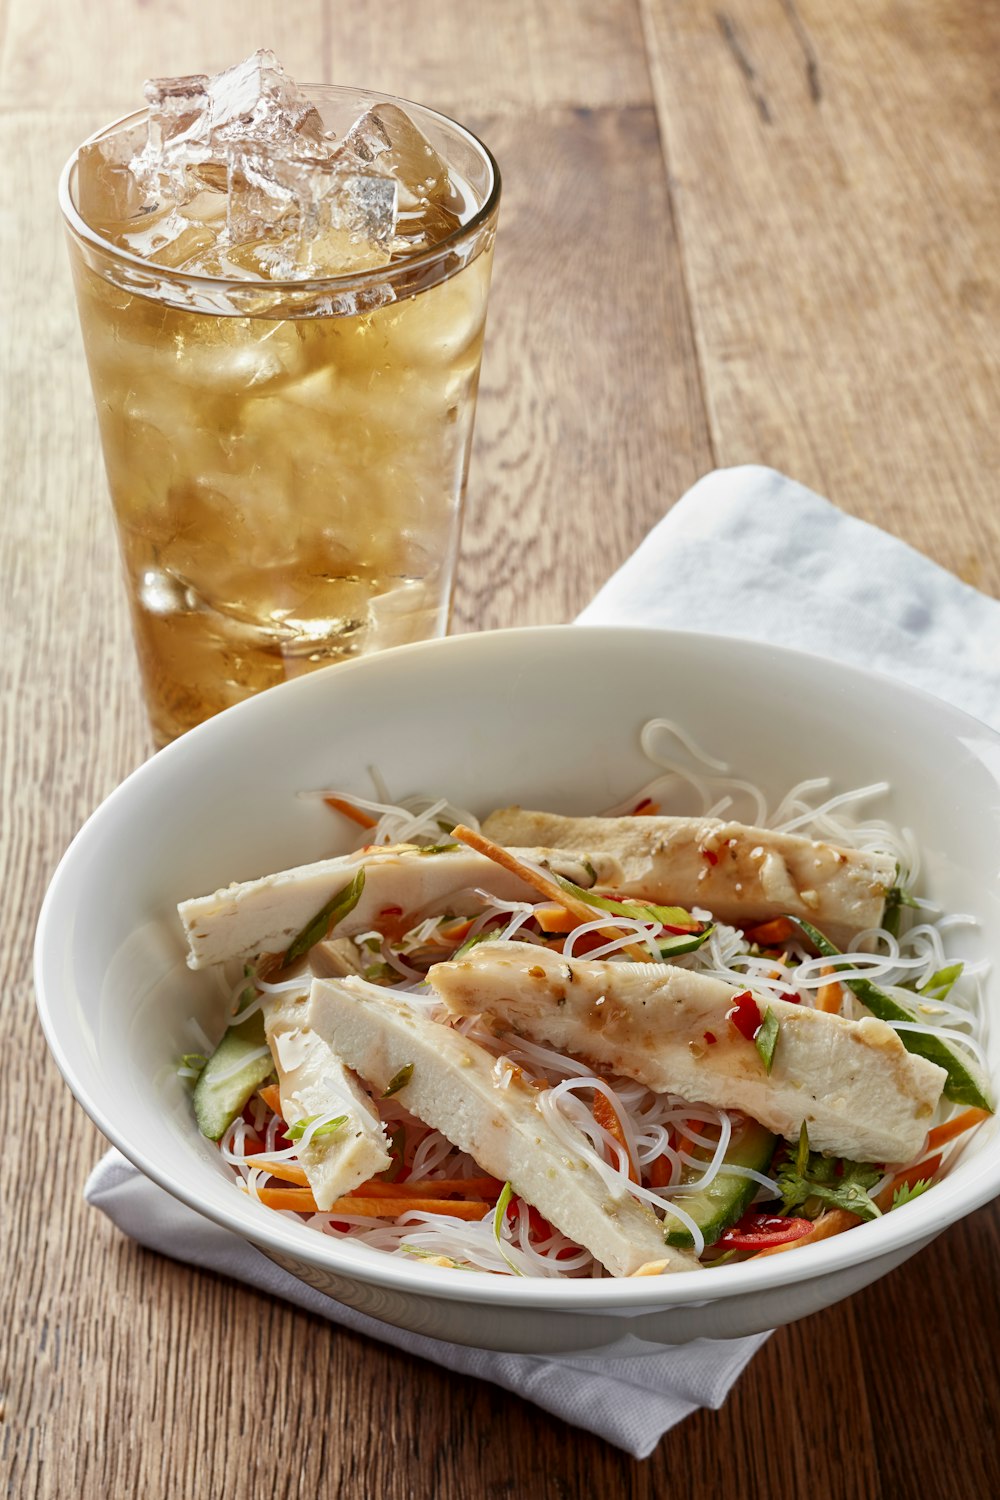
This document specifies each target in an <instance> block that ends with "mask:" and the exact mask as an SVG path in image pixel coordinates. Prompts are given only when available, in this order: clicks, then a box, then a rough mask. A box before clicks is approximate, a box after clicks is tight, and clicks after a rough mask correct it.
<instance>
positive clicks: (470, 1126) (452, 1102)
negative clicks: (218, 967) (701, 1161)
mask: <svg viewBox="0 0 1000 1500" xmlns="http://www.w3.org/2000/svg"><path fill="white" fill-rule="evenodd" d="M309 1008H310V1018H311V1025H312V1027H313V1029H314V1031H316V1032H317V1033H319V1034H320V1035H321V1036H323V1037H324V1038H325V1039H326V1040H327V1041H328V1042H329V1043H330V1044H331V1046H333V1047H334V1048H335V1049H336V1051H337V1052H338V1054H339V1055H340V1056H341V1057H343V1058H344V1060H345V1061H346V1062H347V1063H348V1064H349V1065H350V1066H351V1067H352V1068H354V1069H355V1070H356V1072H358V1073H360V1075H361V1076H362V1078H365V1079H366V1080H367V1081H368V1083H369V1084H371V1085H372V1086H373V1087H374V1088H376V1089H378V1090H382V1089H385V1088H386V1087H387V1086H388V1084H389V1082H390V1080H393V1079H395V1078H396V1077H397V1075H399V1074H400V1073H401V1072H402V1071H403V1070H404V1069H408V1070H409V1069H412V1071H411V1072H410V1074H409V1077H408V1080H407V1082H406V1083H405V1084H404V1085H403V1087H402V1088H400V1089H399V1090H398V1093H397V1094H396V1097H397V1098H398V1099H399V1100H400V1102H401V1103H402V1104H404V1105H405V1106H406V1108H407V1109H408V1110H410V1111H411V1112H412V1113H413V1114H415V1115H416V1116H417V1118H418V1119H420V1120H423V1121H424V1123H425V1124H426V1125H430V1126H432V1127H433V1128H434V1129H436V1130H440V1131H441V1133H442V1134H443V1135H444V1136H446V1137H447V1139H448V1140H449V1141H451V1142H452V1144H453V1145H455V1146H457V1147H459V1149H460V1150H463V1151H467V1152H468V1153H469V1155H470V1156H472V1157H473V1158H474V1159H475V1161H476V1162H477V1163H478V1165H479V1166H480V1167H481V1168H482V1170H483V1171H484V1172H488V1173H490V1174H491V1175H492V1176H494V1177H497V1178H499V1179H500V1180H501V1181H509V1182H511V1183H512V1184H513V1187H514V1190H515V1192H517V1193H518V1194H519V1195H520V1196H521V1197H523V1198H525V1199H526V1200H527V1201H528V1202H529V1203H531V1204H533V1205H534V1206H535V1208H537V1209H538V1211H539V1213H541V1214H543V1215H544V1216H545V1218H547V1219H548V1220H549V1222H550V1223H552V1224H554V1225H555V1227H556V1228H557V1229H559V1230H561V1231H562V1233H563V1234H565V1235H566V1236H567V1237H568V1238H569V1239H571V1240H574V1241H575V1242H576V1243H577V1244H579V1245H583V1246H585V1247H586V1248H587V1249H588V1250H589V1251H590V1252H591V1254H592V1255H594V1256H595V1257H596V1258H597V1260H599V1261H600V1262H601V1264H602V1265H603V1266H605V1267H606V1268H607V1269H608V1270H609V1271H610V1272H611V1273H612V1275H614V1276H629V1275H632V1274H633V1273H635V1272H636V1271H638V1270H640V1269H641V1268H642V1267H644V1266H648V1265H649V1264H650V1263H651V1262H665V1264H664V1266H663V1269H665V1270H694V1269H697V1266H698V1262H697V1260H696V1259H695V1257H694V1256H693V1255H692V1254H690V1253H689V1252H688V1251H684V1250H674V1249H672V1248H671V1247H670V1246H668V1245H666V1244H665V1243H664V1240H663V1232H662V1229H661V1227H660V1225H659V1223H658V1221H657V1219H656V1216H655V1214H653V1212H652V1211H651V1210H650V1209H648V1208H646V1207H644V1206H643V1205H642V1204H641V1203H639V1202H637V1201H636V1199H635V1198H633V1197H631V1196H629V1195H628V1194H627V1193H625V1194H622V1195H621V1196H615V1195H613V1194H612V1193H611V1192H610V1191H609V1190H608V1188H607V1186H606V1185H605V1183H604V1181H603V1180H602V1179H601V1177H600V1176H599V1174H598V1173H597V1172H596V1171H595V1170H594V1169H593V1167H592V1166H590V1165H589V1163H588V1162H587V1161H586V1159H585V1158H584V1157H583V1155H582V1154H580V1153H579V1152H577V1151H574V1150H572V1149H571V1147H570V1146H568V1144H567V1140H564V1139H563V1138H562V1137H561V1135H560V1134H558V1133H557V1132H556V1131H555V1130H554V1129H553V1127H552V1126H551V1125H550V1124H549V1123H548V1121H547V1120H546V1118H545V1115H544V1113H543V1112H542V1110H541V1108H540V1107H539V1094H538V1091H537V1090H535V1089H533V1088H531V1087H529V1086H528V1085H527V1084H525V1083H524V1082H523V1081H521V1080H520V1079H519V1078H518V1077H517V1076H516V1074H515V1075H514V1076H513V1077H511V1076H510V1074H509V1071H508V1072H507V1073H506V1074H504V1072H503V1070H500V1069H498V1068H497V1066H496V1059H495V1058H494V1057H493V1056H492V1055H491V1054H490V1053H489V1052H488V1051H487V1050H486V1048H485V1047H482V1046H480V1045H479V1044H478V1043H476V1042H473V1041H470V1040H469V1039H468V1038H467V1037H464V1036H462V1035H461V1033H460V1032H457V1031H454V1030H452V1028H451V1027H449V1026H445V1025H442V1024H441V1023H439V1022H435V1021H431V1020H428V1019H427V1018H426V1017H425V1016H423V1015H421V1014H419V1013H418V1012H417V1011H416V1010H415V1009H413V1008H411V1007H410V1006H409V1005H407V1004H406V1002H405V998H401V997H398V996H394V995H392V994H391V993H389V992H387V991H385V990H382V989H379V988H377V987H376V986H375V985H371V984H368V983H366V981H365V980H363V979H344V980H334V979H317V980H315V981H314V983H313V987H312V991H311V994H310V1002H309ZM504 1076H506V1079H507V1082H506V1085H505V1084H504ZM566 1133H567V1138H572V1137H574V1136H578V1137H579V1143H580V1147H581V1148H582V1147H583V1146H584V1145H585V1144H586V1142H585V1138H584V1137H583V1136H582V1135H580V1134H579V1132H577V1131H576V1130H575V1128H574V1127H573V1126H571V1125H569V1123H568V1122H567V1123H566Z"/></svg>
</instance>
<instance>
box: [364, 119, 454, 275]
mask: <svg viewBox="0 0 1000 1500" xmlns="http://www.w3.org/2000/svg"><path fill="white" fill-rule="evenodd" d="M342 145H343V149H344V150H345V151H346V152H350V153H351V154H353V155H354V156H356V157H357V159H358V160H359V162H363V163H367V164H368V165H369V166H372V167H374V168H375V170H376V171H378V172H381V173H384V174H385V175H386V176H387V177H390V178H391V179H392V180H393V181H394V182H395V183H396V185H397V187H398V189H399V197H398V208H397V223H396V237H397V239H399V240H401V241H402V242H403V243H402V244H400V245H399V246H398V247H397V248H400V249H410V250H412V249H414V248H416V247H415V245H414V244H413V241H415V240H419V241H422V242H425V243H426V244H428V245H430V244H435V243H437V241H439V240H441V239H444V238H445V236H446V235H448V234H450V233H451V232H452V231H453V230H454V229H456V228H457V227H458V225H459V224H460V223H461V214H462V207H463V203H462V198H461V196H460V194H459V193H457V192H456V190H455V187H454V184H453V183H452V180H451V176H450V174H449V171H448V166H447V163H446V162H445V161H444V160H443V158H442V157H441V156H439V155H438V153H437V151H435V149H434V147H433V146H432V145H431V143H430V141H429V140H428V139H427V137H426V136H425V135H424V134H423V132H422V131H421V130H419V129H418V128H417V126H416V125H414V123H413V121H412V120H411V119H410V117H409V115H408V114H406V112H405V111H404V110H402V109H400V108H399V106H398V105H396V104H377V105H374V106H373V107H372V108H371V109H369V110H366V111H365V113H364V114H363V115H361V117H360V118H359V119H357V120H355V122H354V124H353V125H352V126H351V128H350V130H349V131H348V132H347V134H346V135H345V136H344V139H343V142H342ZM421 248H422V246H421Z"/></svg>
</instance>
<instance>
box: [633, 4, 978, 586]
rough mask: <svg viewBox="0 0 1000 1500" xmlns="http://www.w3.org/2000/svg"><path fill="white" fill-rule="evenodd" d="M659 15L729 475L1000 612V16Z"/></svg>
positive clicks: (660, 96) (694, 275) (705, 350)
mask: <svg viewBox="0 0 1000 1500" xmlns="http://www.w3.org/2000/svg"><path fill="white" fill-rule="evenodd" d="M642 3H643V10H644V14H645V17H646V35H647V38H648V41H649V46H650V60H651V66H652V69H653V77H654V82H655V86H656V98H657V104H658V107H659V114H660V125H661V130H662V132H663V138H664V143H665V149H666V154H667V159H668V162H669V170H670V175H671V183H672V185H673V191H674V198H675V204H676V212H677V214H678V218H679V221H680V224H681V240H682V245H683V254H684V260H685V267H686V273H687V279H688V290H689V293H690V297H691V306H692V310H693V317H694V322H695V332H696V338H697V343H698V349H699V357H700V361H701V367H702V377H703V381H704V387H705V392H706V396H707V401H708V410H709V417H710V422H711V430H712V439H713V444H714V447H715V452H716V457H717V459H718V461H719V462H720V463H722V464H730V463H740V462H744V461H746V460H747V459H754V458H756V459H758V460H762V461H766V462H767V463H770V464H773V465H774V467H776V468H779V469H783V470H784V471H785V472H787V473H790V474H792V475H794V476H795V477H796V478H798V479H801V480H803V481H804V482H805V483H807V484H810V485H812V486H813V487H814V488H816V489H818V490H819V491H820V492H821V493H822V494H826V495H829V496H830V497H831V498H833V499H834V500H836V501H837V502H838V503H839V504H840V505H842V506H844V507H846V508H847V509H848V510H852V511H854V512H856V513H857V514H859V515H862V516H864V517H865V518H866V519H867V520H871V521H874V522H876V523H878V524H879V525H882V526H884V527H886V528H887V529H888V530H891V531H895V532H897V533H898V534H899V535H902V536H905V537H906V538H907V539H908V540H911V541H915V542H916V543H917V545H918V546H920V547H921V548H922V549H923V550H924V551H925V552H928V553H929V554H930V555H931V556H932V557H934V558H936V559H937V560H939V561H941V562H942V563H944V564H945V566H947V567H950V568H952V569H954V570H956V571H957V572H959V573H960V574H961V575H962V576H963V577H965V578H966V579H967V581H969V582H971V583H974V584H976V585H977V586H979V587H981V588H985V589H987V590H990V591H992V592H998V591H1000V504H998V502H997V494H996V487H995V482H994V476H995V474H996V471H997V468H998V463H1000V429H998V424H997V420H996V413H997V403H998V398H1000V349H998V340H997V315H998V310H1000V285H998V279H997V271H996V256H995V253H994V251H995V245H996V235H997V226H998V223H1000V190H998V174H997V170H996V168H997V159H998V158H997V141H998V121H1000V110H998V108H997V95H996V77H997V67H998V61H1000V12H998V10H997V8H996V6H994V5H990V4H988V3H984V0H963V3H960V4H956V3H955V0H926V3H921V4H898V3H895V0H880V3H870V0H844V3H841V4H838V5H835V6H831V5H827V4H824V3H823V0H801V3H796V0H723V3H722V4H721V5H720V4H716V3H715V0H696V3H691V4H687V5H683V6H678V5H674V4H671V3H669V0H642Z"/></svg>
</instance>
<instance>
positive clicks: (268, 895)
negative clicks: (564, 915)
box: [177, 844, 621, 969]
mask: <svg viewBox="0 0 1000 1500" xmlns="http://www.w3.org/2000/svg"><path fill="white" fill-rule="evenodd" d="M517 852H518V854H519V855H521V856H523V857H524V858H526V859H531V860H535V861H539V862H540V861H542V860H544V861H546V862H547V863H550V864H551V865H552V867H553V868H554V869H556V870H558V872H559V873H560V874H563V875H565V876H566V877H567V878H568V879H570V880H573V881H575V882H576V883H577V884H579V883H581V882H582V883H584V884H586V885H589V884H591V883H592V882H593V879H594V875H593V870H596V872H597V878H598V879H599V880H600V881H602V882H604V883H610V884H615V882H616V881H617V880H618V879H619V877H620V875H621V868H620V866H619V864H618V862H617V860H616V859H614V858H613V856H611V855H608V854H603V855H602V854H600V853H598V854H597V855H596V856H594V859H593V870H592V871H588V870H587V868H586V866H585V865H584V863H583V861H582V860H581V859H580V857H579V856H578V855H575V854H573V853H571V852H566V851H561V852H557V853H552V851H551V850H548V849H523V850H518V851H517ZM362 867H363V868H364V871H365V885H364V890H363V891H362V893H361V898H360V900H359V901H358V903H357V905H356V906H355V907H354V909H353V910H352V911H351V912H349V913H348V914H347V915H346V916H345V917H344V918H343V920H342V921H340V922H338V923H337V924H336V925H335V926H334V927H333V928H332V930H331V931H330V932H329V933H328V934H326V935H327V936H331V937H332V936H334V935H336V936H338V937H348V936H350V935H351V933H355V932H366V931H368V930H370V929H371V928H378V929H379V930H380V931H381V930H385V927H386V918H387V915H388V920H389V921H390V922H392V923H394V924H396V923H399V922H400V921H401V920H402V919H403V918H405V917H407V916H411V915H412V916H414V917H415V918H416V917H417V916H418V915H419V914H422V913H424V912H425V909H426V910H427V911H433V912H435V913H437V912H441V911H444V910H445V909H446V907H447V903H448V902H449V900H451V899H452V898H453V897H457V896H459V895H463V896H464V897H465V898H466V899H465V901H464V904H463V910H462V913H458V912H456V913H455V914H456V915H461V914H465V913H467V912H472V911H478V910H480V909H481V903H477V902H476V900H475V898H474V897H473V896H472V891H473V890H474V889H475V888H476V887H479V888H480V889H482V890H486V891H489V892H490V894H491V895H494V896H497V897H499V899H500V900H502V901H533V900H537V892H535V891H534V890H532V888H531V887H529V886H527V885H525V883H524V882H523V881H522V880H520V879H519V878H518V877H517V876H516V875H511V874H510V873H509V872H508V871H507V870H503V869H501V868H500V866H499V865H496V864H494V863H493V861H492V860H490V859H487V858H486V857H485V856H484V855H482V854H477V853H475V851H474V850H472V849H466V848H464V847H460V848H455V849H446V850H441V851H440V852H437V853H433V854H427V853H424V852H423V851H422V850H419V849H416V848H414V847H413V845H409V844H402V845H398V846H396V847H393V848H384V849H371V850H359V851H358V852H357V853H355V854H345V855H343V856H342V857H340V858H338V859H324V860H319V861H318V862H317V863H315V864H311V865H299V866H297V867H296V868H294V869H291V870H280V871H278V873H277V874H275V875H265V876H263V877H262V878H261V879H260V880H248V881H243V882H240V883H237V884H234V885H230V886H226V887H225V889H224V890H219V891H216V892H215V893H214V895H211V896H197V897H195V898H194V899H192V900H190V901H182V902H181V903H180V905H179V906H178V908H177V910H178V912H179V913H180V918H181V922H182V923H183V926H184V933H185V936H186V937H187V941H188V950H189V951H188V964H189V966H190V967H191V968H192V969H203V968H206V967H207V966H208V965H209V964H216V963H222V962H224V961H225V960H227V959H234V958H252V957H254V956H256V955H257V954H260V953H283V952H284V951H285V950H286V949H287V948H288V946H289V944H290V943H291V942H292V941H293V940H294V939H295V938H296V937H298V935H299V933H300V932H302V930H303V929H304V928H305V927H306V926H307V925H308V923H309V922H310V921H312V919H313V918H314V917H315V916H316V914H317V913H318V912H320V911H322V909H323V907H324V906H325V905H326V904H327V903H328V902H329V901H330V900H332V898H333V897H334V896H335V895H336V894H337V893H338V891H341V890H344V889H346V887H347V886H349V885H350V883H351V881H352V880H353V879H354V878H355V876H356V875H357V873H358V870H359V869H361V868H362Z"/></svg>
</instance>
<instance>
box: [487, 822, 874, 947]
mask: <svg viewBox="0 0 1000 1500" xmlns="http://www.w3.org/2000/svg"><path fill="white" fill-rule="evenodd" d="M483 833H484V834H486V836H487V837H488V838H491V839H493V840H494V841H495V842H496V843H499V844H505V845H508V846H510V845H515V844H516V845H521V844H533V845H544V846H545V847H546V848H549V849H575V850H580V851H587V853H588V854H589V856H590V858H591V859H593V856H594V852H595V851H599V852H602V853H605V854H611V855H613V856H614V857H615V858H616V859H617V860H618V861H619V862H620V864H621V867H622V872H623V874H622V880H621V882H620V884H619V885H618V886H617V889H618V890H620V891H621V892H622V893H623V894H627V895H632V896H645V897H646V898H647V899H648V900H651V901H658V902H669V903H673V904H675V905H678V906H685V907H692V906H701V907H707V908H708V910H709V911H710V912H712V914H713V915H714V916H715V917H717V918H718V919H719V920H720V921H722V922H730V923H732V924H734V925H735V926H737V927H743V926H745V925H747V924H750V923H754V922H762V921H765V920H767V919H768V918H770V917H776V916H781V915H782V914H784V913H788V914H789V915H791V916H794V917H804V918H805V919H806V920H807V921H809V922H812V923H814V924H815V925H816V926H817V927H819V928H820V929H821V930H822V931H823V932H825V933H826V935H827V936H828V937H829V938H831V939H832V941H833V942H835V943H836V944H837V945H838V946H840V947H845V946H846V945H847V943H848V941H849V940H850V939H851V938H852V937H853V936H854V935H855V934H856V933H858V932H863V931H864V930H865V928H867V927H877V926H879V924H880V922H881V920H882V911H883V908H884V906H885V898H886V893H887V892H888V890H889V889H890V887H891V886H892V884H893V882H894V880H895V878H896V866H895V862H894V861H893V860H892V859H891V858H890V857H889V856H888V855H885V854H864V853H861V852H859V851H858V850H856V849H839V848H837V847H836V846H835V845H833V844H825V843H819V842H816V841H814V840H812V839H805V838H799V837H797V836H796V835H795V834H791V833H775V832H773V830H771V829H767V828H751V827H748V826H747V825H746V824H743V823H725V822H722V821H721V820H720V819H718V818H646V817H643V818H632V817H629V818H564V817H560V816H558V815H557V814H556V813H544V812H529V811H528V810H527V809H525V808H521V807H505V808H501V809H499V810H497V811H496V812H492V813H490V815H489V817H488V818H487V819H486V822H485V823H484V824H483Z"/></svg>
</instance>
